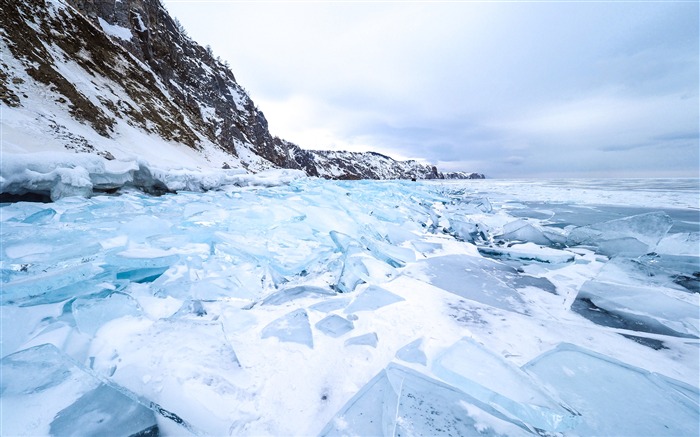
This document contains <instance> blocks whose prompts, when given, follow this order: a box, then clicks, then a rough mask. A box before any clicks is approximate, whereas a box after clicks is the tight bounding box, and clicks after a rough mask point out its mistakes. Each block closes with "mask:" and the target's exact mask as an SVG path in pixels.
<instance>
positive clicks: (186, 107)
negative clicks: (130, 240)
mask: <svg viewBox="0 0 700 437" xmlns="http://www.w3.org/2000/svg"><path fill="white" fill-rule="evenodd" d="M0 6H1V9H2V14H0V38H1V39H2V41H1V42H2V46H6V47H7V52H8V56H9V58H8V60H7V61H5V62H0V101H1V102H2V103H3V104H4V105H7V106H8V107H11V108H12V107H15V108H16V107H20V106H22V102H23V101H24V100H26V99H27V98H28V95H27V91H26V90H27V89H28V88H27V84H24V82H25V79H28V80H30V81H34V83H36V84H37V87H35V88H33V89H43V90H46V92H47V95H50V96H52V97H51V99H53V103H54V104H56V105H62V107H64V108H65V110H67V111H68V113H69V114H70V116H71V117H73V118H74V119H75V120H77V121H79V122H81V123H83V124H86V125H88V126H90V127H91V128H92V129H93V130H94V131H95V132H97V133H99V135H101V136H102V137H105V138H118V137H119V135H120V133H119V131H118V129H117V128H116V126H117V124H118V123H117V121H118V120H123V121H125V122H126V123H127V124H128V125H130V126H134V127H137V128H139V129H141V130H142V131H144V132H147V133H150V134H154V135H157V136H159V137H160V138H163V139H164V140H166V141H171V142H176V143H180V144H185V145H187V146H189V147H191V148H192V149H194V150H199V151H201V150H203V149H204V145H205V144H209V146H210V147H214V148H216V147H218V148H220V149H222V150H223V151H225V152H226V153H228V154H229V155H231V159H230V160H229V159H226V161H227V162H237V163H239V164H236V165H237V166H241V165H242V166H243V167H245V168H247V169H249V170H252V171H257V170H261V169H265V168H271V167H281V168H290V169H299V170H303V171H304V172H306V173H307V174H308V175H310V176H319V177H324V178H333V179H395V178H402V179H444V178H448V179H451V178H458V179H467V178H483V175H478V174H476V173H472V174H467V173H440V172H439V171H438V169H437V168H436V167H434V166H429V165H425V164H421V163H419V162H417V161H412V160H410V161H396V160H394V159H392V158H390V157H388V156H384V155H381V154H378V153H373V152H367V153H356V152H342V151H311V150H304V149H302V148H301V147H299V146H297V145H295V144H293V143H290V142H288V141H285V140H282V139H279V138H276V137H273V136H272V135H271V134H270V132H269V129H268V124H267V120H266V119H265V116H264V114H263V113H262V112H261V111H260V110H259V109H258V108H257V107H256V105H255V104H254V103H253V101H252V100H251V99H250V97H249V96H248V94H247V93H246V91H245V90H244V89H243V87H241V86H240V85H239V84H238V83H237V82H236V79H235V77H234V75H233V73H232V72H231V71H230V69H229V67H228V65H227V64H226V63H225V62H222V61H221V60H219V59H218V58H214V56H213V54H212V52H211V49H207V48H204V47H202V46H200V45H199V44H197V43H196V42H195V41H193V40H192V39H190V38H189V37H188V36H187V34H186V32H185V30H184V29H183V28H182V26H181V25H180V24H179V23H178V22H177V21H176V20H174V19H173V18H172V17H170V15H169V14H168V12H167V10H166V9H165V8H164V7H163V5H162V4H161V3H160V2H159V1H158V0H0ZM0 48H2V47H0ZM2 49H3V51H5V48H2ZM18 65H20V66H21V67H19V68H20V69H23V70H24V71H21V72H19V71H17V68H18V67H17V66H18ZM20 73H21V74H20ZM20 76H21V77H20ZM22 77H24V78H25V79H22ZM40 112H41V111H40ZM49 112H50V111H49ZM38 117H39V118H42V117H44V118H45V123H44V125H45V126H48V127H49V128H50V129H48V132H49V133H50V135H52V139H57V140H59V141H57V144H58V145H57V147H62V146H63V147H65V148H68V149H70V150H73V151H76V152H88V153H97V154H101V155H102V156H104V157H106V158H108V159H113V158H114V156H113V155H112V154H111V153H110V152H109V151H108V150H104V149H105V148H104V147H98V146H99V144H97V142H99V141H98V140H95V139H93V140H88V139H86V138H85V137H83V136H81V134H79V133H76V132H73V131H71V130H70V129H69V128H67V127H66V126H64V125H62V124H61V123H59V122H57V121H55V120H54V119H53V118H51V117H50V115H44V114H43V113H42V114H39V115H38ZM91 141H92V142H91ZM96 141H97V142H96ZM200 153H201V152H200ZM251 160H253V161H251ZM253 164H254V165H253ZM217 165H220V164H217ZM226 167H228V164H226V166H224V168H226Z"/></svg>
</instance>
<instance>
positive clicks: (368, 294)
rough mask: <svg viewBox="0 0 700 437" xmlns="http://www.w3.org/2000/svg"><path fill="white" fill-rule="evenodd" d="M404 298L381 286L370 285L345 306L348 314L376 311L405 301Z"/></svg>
mask: <svg viewBox="0 0 700 437" xmlns="http://www.w3.org/2000/svg"><path fill="white" fill-rule="evenodd" d="M403 300H404V298H402V297H400V296H397V295H395V294H394V293H392V292H390V291H387V290H385V289H383V288H381V287H377V286H375V285H370V286H369V287H367V289H366V290H364V291H363V292H361V293H360V294H358V296H357V297H356V298H355V299H354V300H353V301H352V302H351V303H350V305H348V307H347V308H345V313H346V314H352V313H356V312H358V311H374V310H377V309H379V308H381V307H384V306H387V305H391V304H393V303H396V302H401V301H403Z"/></svg>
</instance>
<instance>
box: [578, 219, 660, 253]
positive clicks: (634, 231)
mask: <svg viewBox="0 0 700 437" xmlns="http://www.w3.org/2000/svg"><path fill="white" fill-rule="evenodd" d="M672 226H673V220H672V219H671V217H669V216H668V214H666V213H664V212H650V213H646V214H640V215H635V216H632V217H625V218H621V219H617V220H611V221H608V222H603V223H596V224H593V225H589V226H582V227H579V228H576V229H574V230H573V231H571V233H570V234H569V237H568V242H569V243H571V244H585V245H591V246H596V247H598V248H599V249H600V250H601V252H602V253H603V254H605V255H618V254H623V255H625V254H626V255H642V254H645V253H647V252H651V251H653V250H654V249H655V248H656V245H657V244H658V243H659V241H661V239H662V238H664V237H665V236H666V234H667V233H668V231H669V230H670V229H671V227H672Z"/></svg>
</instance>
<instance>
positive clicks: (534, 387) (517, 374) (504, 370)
mask: <svg viewBox="0 0 700 437" xmlns="http://www.w3.org/2000/svg"><path fill="white" fill-rule="evenodd" d="M431 370H432V371H433V373H435V375H437V376H438V377H440V378H441V379H442V380H443V381H446V382H447V383H449V384H452V385H453V386H455V387H457V388H459V389H461V390H462V391H464V392H465V393H468V394H469V395H471V396H473V397H474V398H476V399H479V400H480V401H482V402H484V403H486V404H488V405H492V406H494V407H496V408H497V409H498V411H500V412H502V413H503V414H506V415H507V416H508V417H509V418H510V419H511V420H512V421H513V422H515V423H520V424H522V425H523V426H525V427H529V428H533V429H538V430H541V431H544V432H546V433H557V432H566V431H567V430H570V429H572V428H573V427H574V426H575V425H576V423H577V420H578V418H577V414H576V413H575V412H574V411H572V409H571V408H570V407H568V406H565V405H563V404H562V402H561V401H557V400H556V399H554V398H553V397H552V396H551V395H550V394H548V393H546V392H545V391H543V390H542V389H541V388H540V386H539V384H538V383H537V382H536V381H533V380H532V378H530V377H529V376H528V375H527V374H526V373H525V372H523V371H522V370H520V369H519V368H518V367H516V366H515V365H513V364H511V363H509V362H507V361H506V360H505V359H503V358H502V357H500V356H498V355H497V354H495V353H493V352H491V351H490V350H488V349H486V348H485V347H484V346H482V345H480V344H478V343H477V342H476V341H474V340H473V339H470V338H463V339H462V340H460V341H458V342H457V343H455V344H454V345H452V346H450V347H449V348H448V349H447V350H445V351H444V352H442V353H441V354H440V355H439V356H438V357H437V358H436V359H435V361H434V362H433V364H432V366H431Z"/></svg>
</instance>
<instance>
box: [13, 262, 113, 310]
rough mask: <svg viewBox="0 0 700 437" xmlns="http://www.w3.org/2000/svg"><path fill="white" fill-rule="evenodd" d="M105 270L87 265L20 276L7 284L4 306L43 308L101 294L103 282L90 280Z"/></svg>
mask: <svg viewBox="0 0 700 437" xmlns="http://www.w3.org/2000/svg"><path fill="white" fill-rule="evenodd" d="M101 271H102V269H100V268H98V267H96V266H94V265H92V264H87V263H85V264H79V265H76V266H66V267H65V268H64V269H61V270H54V271H49V272H46V273H43V274H42V273H40V274H36V275H34V276H27V277H20V278H18V279H15V280H13V281H10V282H7V283H5V284H3V291H2V295H1V296H0V305H12V304H15V305H17V304H19V305H40V304H45V303H54V302H60V301H63V300H66V299H68V298H70V297H73V296H79V295H82V294H89V293H96V292H98V291H101V288H100V285H99V284H100V283H98V282H94V281H89V279H91V278H93V277H96V276H97V275H98V274H99V273H101Z"/></svg>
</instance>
